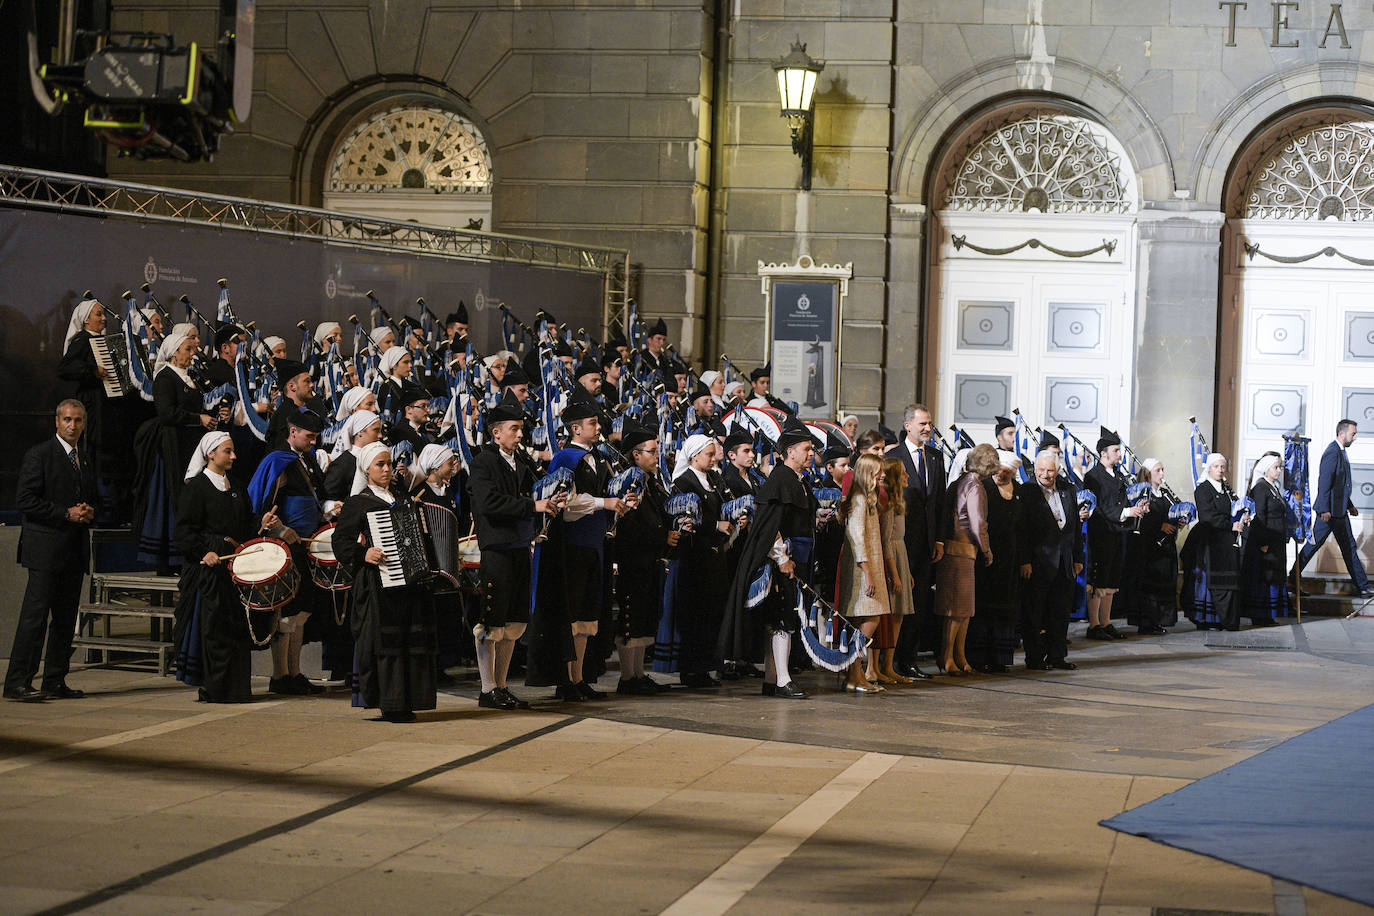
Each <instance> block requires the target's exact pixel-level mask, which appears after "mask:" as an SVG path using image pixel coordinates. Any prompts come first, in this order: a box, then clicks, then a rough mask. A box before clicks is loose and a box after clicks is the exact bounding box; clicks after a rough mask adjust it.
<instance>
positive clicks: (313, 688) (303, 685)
mask: <svg viewBox="0 0 1374 916" xmlns="http://www.w3.org/2000/svg"><path fill="white" fill-rule="evenodd" d="M291 680H293V681H295V682H296V686H297V687H298V688H300V691H301V696H309V695H310V694H320V693H327V692H328V691H329V688H328V687H321V686H320V685H319V684H316V683H314V682H313V681H311V680H310V678H308V677H306V676H305V675H304V674H297V675H295V676H294V677H292V678H291Z"/></svg>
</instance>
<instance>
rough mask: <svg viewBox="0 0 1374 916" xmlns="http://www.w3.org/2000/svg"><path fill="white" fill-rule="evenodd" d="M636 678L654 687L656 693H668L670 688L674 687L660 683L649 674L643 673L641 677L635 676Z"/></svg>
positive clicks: (649, 686) (647, 685) (645, 684)
mask: <svg viewBox="0 0 1374 916" xmlns="http://www.w3.org/2000/svg"><path fill="white" fill-rule="evenodd" d="M635 680H637V681H639V682H640V683H641V684H643V685H644V686H646V687H648V688H650V689H652V690H653V692H654V693H666V692H668V691H669V690H672V689H673V688H672V687H671V686H670V685H668V684H660V683H659V682H658V681H656V680H654V679H653V678H651V677H649V675H647V674H641V675H640V676H639V677H637V678H635Z"/></svg>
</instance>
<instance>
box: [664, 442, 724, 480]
mask: <svg viewBox="0 0 1374 916" xmlns="http://www.w3.org/2000/svg"><path fill="white" fill-rule="evenodd" d="M715 441H716V440H715V439H713V438H711V437H710V436H703V435H702V434H701V433H696V434H695V435H692V436H688V437H687V441H686V442H684V443H682V448H680V449H678V450H677V462H676V463H675V464H674V465H673V479H674V480H676V479H677V478H678V477H680V476H681V475H682V472H683V471H685V470H687V468H689V467H690V466H691V464H692V459H693V458H695V457H696V456H697V455H700V454H701V450H702V449H704V448H706V446H708V445H711V444H712V443H713V442H715Z"/></svg>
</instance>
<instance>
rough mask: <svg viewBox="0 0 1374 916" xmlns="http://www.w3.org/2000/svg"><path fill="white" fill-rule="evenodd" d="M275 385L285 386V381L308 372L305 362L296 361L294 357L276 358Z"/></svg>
mask: <svg viewBox="0 0 1374 916" xmlns="http://www.w3.org/2000/svg"><path fill="white" fill-rule="evenodd" d="M275 366H276V370H277V386H278V387H280V388H285V387H286V383H287V382H289V381H291V380H292V379H293V378H295V377H296V376H298V375H306V374H307V373H309V372H310V370H309V369H307V368H305V363H300V362H296V360H294V359H278V360H277V361H276V364H275Z"/></svg>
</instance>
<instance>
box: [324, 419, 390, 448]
mask: <svg viewBox="0 0 1374 916" xmlns="http://www.w3.org/2000/svg"><path fill="white" fill-rule="evenodd" d="M380 422H382V418H381V417H379V416H377V415H376V414H375V413H373V412H372V411H370V410H355V411H353V413H351V414H349V415H348V419H347V420H345V421H344V425H343V428H342V429H340V430H339V434H338V435H337V436H336V437H335V438H334V450H333V451H332V452H330V455H331V456H332V457H334V458H337V457H339V456H340V455H342V454H343V453H344V452H346V451H348V450H349V449H351V448H352V447H353V440H354V439H355V438H356V437H357V435H358V433H360V432H362V431H363V430H365V429H367V428H368V427H369V426H371V425H372V424H373V423H380Z"/></svg>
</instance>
